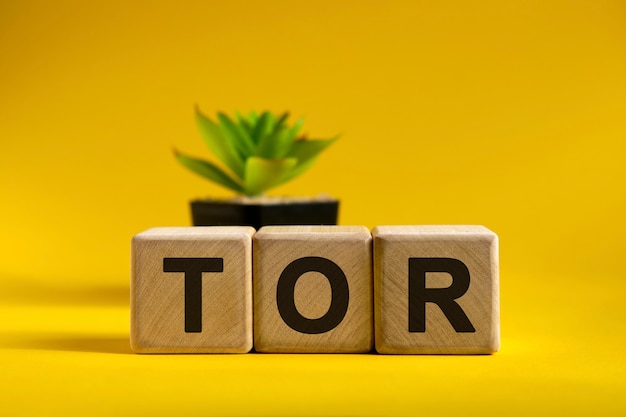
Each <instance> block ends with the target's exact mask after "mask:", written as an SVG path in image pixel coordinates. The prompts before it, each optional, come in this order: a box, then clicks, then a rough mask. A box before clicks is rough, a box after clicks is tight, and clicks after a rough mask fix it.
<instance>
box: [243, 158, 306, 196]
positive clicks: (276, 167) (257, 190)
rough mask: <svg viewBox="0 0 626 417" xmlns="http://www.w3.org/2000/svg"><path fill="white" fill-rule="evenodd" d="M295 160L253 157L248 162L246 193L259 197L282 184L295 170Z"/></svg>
mask: <svg viewBox="0 0 626 417" xmlns="http://www.w3.org/2000/svg"><path fill="white" fill-rule="evenodd" d="M297 163H298V161H297V160H296V159H295V158H283V159H265V158H259V157H256V156H253V157H251V158H249V159H248V160H247V161H246V176H245V183H244V184H245V192H246V194H247V195H250V196H253V195H259V194H262V193H263V192H265V191H266V190H268V189H270V188H272V187H274V186H275V185H277V184H279V183H281V182H282V179H283V178H284V177H286V176H287V175H289V173H290V172H291V170H293V169H294V168H295V166H296V165H297Z"/></svg>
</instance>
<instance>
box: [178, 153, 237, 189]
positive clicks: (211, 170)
mask: <svg viewBox="0 0 626 417" xmlns="http://www.w3.org/2000/svg"><path fill="white" fill-rule="evenodd" d="M174 155H175V156H176V159H177V160H178V162H180V163H181V164H182V165H183V166H185V167H187V168H188V169H189V170H191V171H193V172H195V173H196V174H198V175H201V176H202V177H204V178H206V179H208V180H211V181H213V182H215V183H216V184H219V185H221V186H223V187H226V188H229V189H231V190H233V191H235V192H237V193H243V192H244V189H243V187H242V186H241V184H239V183H238V182H237V181H235V180H234V179H232V178H231V177H230V176H228V174H226V173H225V172H224V171H222V170H221V169H220V168H219V167H217V166H216V165H214V164H212V163H211V162H209V161H205V160H202V159H198V158H194V157H191V156H187V155H183V154H181V153H180V152H177V151H176V150H174Z"/></svg>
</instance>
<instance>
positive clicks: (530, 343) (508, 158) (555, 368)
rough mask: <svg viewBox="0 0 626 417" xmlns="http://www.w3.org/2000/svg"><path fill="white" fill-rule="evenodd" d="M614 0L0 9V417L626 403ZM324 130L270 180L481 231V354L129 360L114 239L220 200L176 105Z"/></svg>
mask: <svg viewBox="0 0 626 417" xmlns="http://www.w3.org/2000/svg"><path fill="white" fill-rule="evenodd" d="M625 74H626V5H625V4H624V2H620V1H493V2H491V1H479V2H460V1H459V2H448V1H443V2H434V1H428V2H426V1H424V2H421V1H419V2H418V1H397V0H396V1H365V0H360V1H356V0H350V1H339V0H332V1H331V0H320V1H295V0H290V1H282V0H266V1H263V2H259V1H195V2H192V1H186V2H185V1H164V2H156V1H154V2H148V1H145V2H139V1H95V2H91V1H43V0H42V1H28V0H20V1H0V143H1V148H0V155H1V157H2V160H1V163H0V184H1V195H2V200H1V204H0V230H1V231H2V232H1V236H2V241H1V243H0V245H1V246H0V254H1V255H0V415H7V416H20V415H188V416H195V415H198V416H200V415H347V416H352V415H355V416H357V415H372V416H378V415H380V416H382V415H437V414H439V415H479V414H480V415H485V414H486V415H502V414H506V415H529V414H531V413H532V414H533V415H555V414H557V415H589V414H591V413H592V412H593V413H594V414H595V413H596V412H598V411H599V412H600V413H601V414H603V415H624V414H626V382H625V381H626V372H625V369H626V367H625V364H624V361H625V359H626V355H625V354H624V351H625V350H626V348H624V345H625V344H626V336H625V334H626V325H625V317H626V314H624V310H623V308H624V307H623V304H624V301H623V300H624V296H623V293H624V292H625V291H626V284H625V283H624V279H625V278H626V277H625V274H624V272H623V271H624V269H623V258H624V255H623V251H624V240H623V236H624V234H625V233H626V222H625V221H624V212H626V191H625V189H626V188H625V186H624V184H625V182H626V169H625V168H624V163H625V162H626V158H625V155H626V153H625V151H626V146H625V145H624V142H625V141H626V117H625V116H626V76H625ZM195 103H197V104H199V105H200V106H201V108H202V109H203V110H204V111H205V112H206V113H208V114H212V113H215V112H216V111H217V110H225V111H227V112H232V111H233V110H235V109H240V110H243V111H247V110H252V109H257V110H263V109H269V110H273V111H284V110H289V111H291V113H292V115H293V116H294V117H297V116H305V117H306V123H305V131H307V132H308V133H309V134H310V136H312V137H329V136H332V135H334V134H336V133H342V137H341V139H340V141H338V142H337V143H336V144H335V145H333V147H332V148H330V149H329V150H328V151H327V152H326V153H325V154H323V155H322V157H321V158H320V160H319V163H318V164H317V165H316V166H315V167H314V168H313V169H312V170H311V171H309V172H308V173H307V174H305V175H304V176H303V177H301V178H300V179H298V180H296V181H294V182H292V183H290V184H288V185H285V186H283V187H281V188H278V189H276V190H274V191H273V192H272V194H275V195H316V194H318V193H328V194H331V195H334V196H337V197H340V198H341V200H342V207H341V216H340V222H341V224H363V225H366V226H368V227H373V226H376V225H383V224H431V223H432V224H484V225H486V226H487V227H489V228H491V229H492V230H494V231H495V232H497V233H498V234H499V236H500V242H501V247H500V253H501V290H502V293H501V298H502V350H501V352H500V353H498V354H496V355H493V356H478V357H473V356H470V357H467V356H452V357H450V356H441V357H437V356H403V357H388V356H382V355H243V356H206V355H201V356H185V355H173V356H139V355H135V354H132V353H130V350H129V347H128V320H129V310H128V281H129V273H128V271H129V241H130V238H131V236H132V235H134V234H136V233H138V232H140V231H142V230H144V229H147V228H149V227H153V226H176V225H187V224H189V214H188V206H187V203H188V201H189V200H190V199H192V198H195V197H205V196H209V195H211V196H227V195H228V192H226V191H223V190H222V189H220V188H218V187H217V186H214V185H212V184H211V183H208V182H206V181H204V180H202V179H201V178H199V177H195V176H194V175H193V174H191V173H189V172H187V171H186V170H185V169H184V168H182V167H181V166H179V165H178V164H177V163H176V161H175V160H174V158H173V156H172V148H174V147H176V148H178V149H180V150H182V151H186V152H189V153H192V154H195V155H198V156H202V155H204V156H208V151H206V150H205V149H204V147H203V144H202V141H201V140H200V137H199V135H198V133H197V131H196V127H195V124H194V120H193V106H194V104H195Z"/></svg>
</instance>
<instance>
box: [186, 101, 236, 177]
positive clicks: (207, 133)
mask: <svg viewBox="0 0 626 417" xmlns="http://www.w3.org/2000/svg"><path fill="white" fill-rule="evenodd" d="M196 123H197V125H198V129H199V130H200V134H201V135H202V139H203V140H204V143H205V144H206V145H207V147H208V148H209V150H210V151H211V152H213V154H214V155H215V156H216V157H217V158H218V159H219V160H220V161H221V162H222V163H224V165H226V166H227V167H228V168H229V169H230V170H231V171H232V172H233V173H234V174H235V175H236V176H237V177H239V178H241V179H243V177H244V174H245V164H244V160H243V159H242V158H241V157H240V156H239V154H238V153H237V151H236V150H235V147H234V146H233V144H232V143H231V142H230V140H229V139H228V138H227V137H225V136H224V134H223V133H222V130H221V129H220V127H219V126H218V125H217V124H215V123H214V122H213V121H212V120H211V119H209V118H208V117H206V116H205V115H204V114H202V112H200V109H199V108H198V107H196Z"/></svg>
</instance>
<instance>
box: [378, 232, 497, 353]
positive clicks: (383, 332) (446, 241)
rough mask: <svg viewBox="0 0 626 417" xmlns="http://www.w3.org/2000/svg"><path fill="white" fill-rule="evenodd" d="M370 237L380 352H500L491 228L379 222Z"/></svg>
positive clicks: (493, 237) (494, 250) (495, 273)
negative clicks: (404, 224) (372, 241)
mask: <svg viewBox="0 0 626 417" xmlns="http://www.w3.org/2000/svg"><path fill="white" fill-rule="evenodd" d="M372 235H373V239H374V311H375V329H376V350H377V351H378V352H380V353H391V354H393V353H395V354H418V353H424V354H430V353H433V354H437V353H442V354H447V353H449V354H455V353H457V354H464V353H467V354H472V353H476V354H480V353H493V352H496V351H497V350H498V349H499V346H500V322H499V319H500V317H499V275H498V237H497V236H496V234H495V233H493V232H491V231H490V230H488V229H487V228H485V227H482V226H379V227H376V228H374V230H373V232H372Z"/></svg>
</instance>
